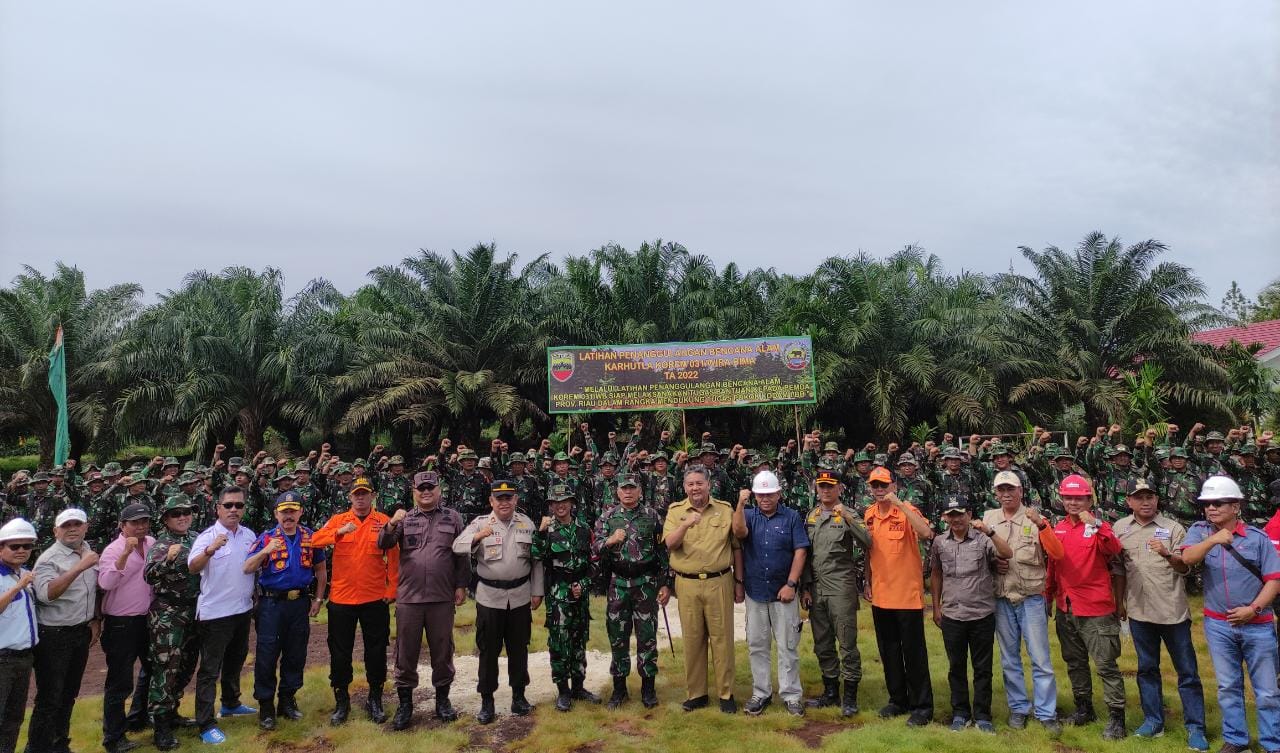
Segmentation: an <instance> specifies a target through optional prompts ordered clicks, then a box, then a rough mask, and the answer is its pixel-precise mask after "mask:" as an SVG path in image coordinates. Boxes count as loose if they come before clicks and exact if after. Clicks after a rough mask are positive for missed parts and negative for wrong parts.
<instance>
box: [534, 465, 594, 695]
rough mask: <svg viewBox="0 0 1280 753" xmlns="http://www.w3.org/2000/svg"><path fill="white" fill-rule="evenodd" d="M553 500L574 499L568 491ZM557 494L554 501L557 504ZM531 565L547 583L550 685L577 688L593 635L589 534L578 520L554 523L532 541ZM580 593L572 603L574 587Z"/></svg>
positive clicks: (546, 601)
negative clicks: (541, 570)
mask: <svg viewBox="0 0 1280 753" xmlns="http://www.w3.org/2000/svg"><path fill="white" fill-rule="evenodd" d="M555 494H562V495H564V496H563V497H559V498H561V499H563V498H572V496H571V495H572V492H571V491H570V490H569V489H568V487H564V486H561V487H557V489H556V490H555ZM555 494H553V495H551V498H552V499H557V497H556V496H555ZM532 556H533V559H534V560H541V561H542V563H543V567H544V569H545V570H544V571H545V574H546V575H545V577H546V584H545V590H546V597H545V603H546V607H547V622H546V625H547V649H548V650H549V651H550V652H551V679H552V680H553V681H554V682H555V683H556V684H557V685H560V684H563V683H568V682H571V681H572V682H574V684H575V685H580V684H581V683H582V681H583V679H584V678H585V677H586V674H587V638H588V637H589V636H590V634H591V596H590V590H589V589H590V586H591V576H592V573H591V529H590V528H588V527H587V525H586V523H585V522H583V521H582V519H581V518H579V517H578V516H576V515H575V516H573V517H572V518H571V520H570V521H569V522H568V523H567V524H562V523H560V522H559V521H556V520H552V521H551V525H550V526H549V527H548V528H547V530H545V531H542V530H539V531H538V532H537V533H535V534H534V536H533V552H532ZM574 585H577V586H579V587H580V588H581V589H582V590H581V592H580V593H579V595H578V596H577V598H575V597H574V596H573V593H572V589H573V586H574Z"/></svg>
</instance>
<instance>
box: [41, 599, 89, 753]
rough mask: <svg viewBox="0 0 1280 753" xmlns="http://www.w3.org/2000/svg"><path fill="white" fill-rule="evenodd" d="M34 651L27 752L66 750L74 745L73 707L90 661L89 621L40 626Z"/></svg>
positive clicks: (45, 752)
mask: <svg viewBox="0 0 1280 753" xmlns="http://www.w3.org/2000/svg"><path fill="white" fill-rule="evenodd" d="M39 632H40V642H39V643H37V644H36V647H35V651H34V658H35V661H34V664H33V668H34V669H35V675H36V702H35V706H34V707H32V709H31V722H30V723H29V724H28V725H27V753H65V752H66V751H68V750H70V745H71V737H70V731H71V710H72V709H73V708H75V705H76V696H78V695H80V680H81V679H82V678H83V677H84V667H85V664H87V663H88V661H89V642H90V640H91V638H92V634H91V633H90V631H89V623H87V622H82V623H80V624H79V625H72V626H70V627H53V626H46V625H41V626H40V627H39Z"/></svg>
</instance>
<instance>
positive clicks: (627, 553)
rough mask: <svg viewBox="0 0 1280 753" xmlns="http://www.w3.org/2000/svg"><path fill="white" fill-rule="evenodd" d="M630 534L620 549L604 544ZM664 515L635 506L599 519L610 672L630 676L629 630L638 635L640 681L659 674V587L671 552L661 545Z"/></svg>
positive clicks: (598, 551) (597, 536) (595, 543)
mask: <svg viewBox="0 0 1280 753" xmlns="http://www.w3.org/2000/svg"><path fill="white" fill-rule="evenodd" d="M617 530H622V531H625V532H626V538H625V539H624V540H623V542H622V543H621V544H619V545H617V546H613V547H605V546H604V542H605V541H606V540H607V539H608V538H609V536H611V535H613V532H614V531H617ZM661 539H662V517H660V516H659V514H658V512H657V511H656V510H654V509H653V508H652V507H647V506H644V505H636V507H635V508H633V509H631V510H628V509H627V508H626V507H624V506H623V505H622V504H621V503H618V504H615V505H614V506H612V507H610V508H609V509H607V510H605V511H604V513H603V514H601V516H600V519H599V520H597V521H596V528H595V539H594V541H593V543H592V548H593V550H594V551H595V552H596V554H597V555H598V557H599V561H600V569H601V570H602V571H604V572H607V573H608V574H609V586H608V589H607V591H606V594H605V596H606V599H607V603H608V606H607V610H608V611H607V615H608V616H607V618H606V622H605V627H606V628H607V629H608V632H609V648H610V650H611V652H612V654H613V660H612V661H611V662H610V663H609V674H611V675H613V676H614V677H615V678H618V677H621V678H626V677H627V675H629V674H631V657H630V652H629V649H630V643H631V631H632V629H633V628H634V629H635V633H636V669H637V671H638V672H639V674H640V676H641V677H642V678H644V677H656V676H657V674H658V601H657V599H658V589H659V588H661V586H662V585H663V583H664V582H665V580H666V577H667V548H666V547H665V546H664V545H663V544H662V542H661Z"/></svg>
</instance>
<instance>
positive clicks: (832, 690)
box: [804, 677, 840, 709]
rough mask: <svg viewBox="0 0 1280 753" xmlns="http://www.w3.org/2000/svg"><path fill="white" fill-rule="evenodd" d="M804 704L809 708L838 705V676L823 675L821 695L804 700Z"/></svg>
mask: <svg viewBox="0 0 1280 753" xmlns="http://www.w3.org/2000/svg"><path fill="white" fill-rule="evenodd" d="M804 705H806V706H808V707H809V708H811V709H825V708H826V707H828V706H839V705H840V678H838V677H824V678H822V695H820V696H818V697H817V698H810V699H809V700H807V701H805V702H804Z"/></svg>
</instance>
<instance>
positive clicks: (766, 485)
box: [751, 471, 782, 494]
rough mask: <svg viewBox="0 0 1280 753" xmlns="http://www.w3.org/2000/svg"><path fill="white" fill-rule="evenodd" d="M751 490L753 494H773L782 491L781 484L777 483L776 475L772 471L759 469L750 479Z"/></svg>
mask: <svg viewBox="0 0 1280 753" xmlns="http://www.w3.org/2000/svg"><path fill="white" fill-rule="evenodd" d="M751 491H752V493H753V494H773V493H774V492H780V491H782V484H779V483H778V476H777V475H776V474H775V473H774V472H773V471H760V472H759V473H757V474H756V477H755V478H754V479H752V481H751Z"/></svg>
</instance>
